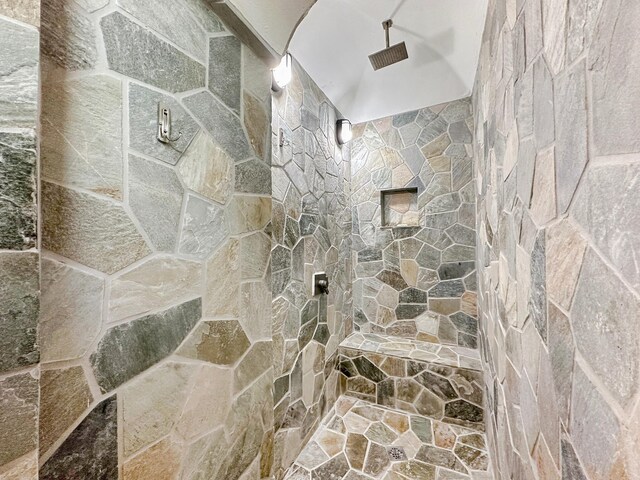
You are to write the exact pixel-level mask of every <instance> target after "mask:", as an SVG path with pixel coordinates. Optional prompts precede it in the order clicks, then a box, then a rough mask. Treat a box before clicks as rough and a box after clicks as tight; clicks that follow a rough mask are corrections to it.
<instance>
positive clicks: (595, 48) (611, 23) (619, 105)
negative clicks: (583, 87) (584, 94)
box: [588, 0, 640, 155]
mask: <svg viewBox="0 0 640 480" xmlns="http://www.w3.org/2000/svg"><path fill="white" fill-rule="evenodd" d="M639 17H640V4H639V3H638V2H635V1H634V0H615V1H608V2H602V9H601V11H600V15H599V17H598V23H597V26H596V30H595V33H594V37H593V44H592V46H591V49H590V50H589V55H588V68H589V70H590V71H591V82H592V85H593V86H592V95H593V99H594V101H593V106H592V108H593V142H594V147H595V150H596V154H598V155H613V154H622V153H632V152H638V151H640V136H638V126H637V118H638V112H639V111H640V98H639V97H638V95H636V92H638V89H640V39H639V38H638V35H637V19H638V18H639Z"/></svg>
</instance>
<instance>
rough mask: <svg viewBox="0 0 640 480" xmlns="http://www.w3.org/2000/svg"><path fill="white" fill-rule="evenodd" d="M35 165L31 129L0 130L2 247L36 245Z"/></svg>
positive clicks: (14, 247)
mask: <svg viewBox="0 0 640 480" xmlns="http://www.w3.org/2000/svg"><path fill="white" fill-rule="evenodd" d="M0 61H1V58H0ZM36 165H37V155H36V139H35V137H34V135H33V133H32V132H30V131H25V132H24V133H4V132H0V191H2V196H1V197H0V248H1V249H11V250H27V249H29V248H32V247H35V246H36V236H37V227H36V222H37V216H38V213H37V208H36V202H35V192H36V190H37V185H36Z"/></svg>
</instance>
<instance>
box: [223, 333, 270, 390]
mask: <svg viewBox="0 0 640 480" xmlns="http://www.w3.org/2000/svg"><path fill="white" fill-rule="evenodd" d="M272 359H273V346H272V343H271V341H266V342H256V343H255V344H253V345H252V346H251V349H250V350H249V351H248V352H247V354H246V355H245V356H244V358H243V359H242V360H241V361H240V363H239V364H238V366H237V367H236V368H235V370H234V374H233V375H234V391H235V392H236V393H237V392H240V391H242V390H244V389H245V388H246V387H247V386H248V385H249V384H250V383H251V382H253V381H254V380H255V379H256V378H258V377H259V376H260V375H262V374H263V373H264V372H265V371H266V370H267V369H269V368H270V367H271V361H272Z"/></svg>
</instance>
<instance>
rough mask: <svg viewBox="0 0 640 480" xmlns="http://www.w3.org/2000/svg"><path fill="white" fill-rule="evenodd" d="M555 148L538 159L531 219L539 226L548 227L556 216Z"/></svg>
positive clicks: (546, 151) (548, 149)
mask: <svg viewBox="0 0 640 480" xmlns="http://www.w3.org/2000/svg"><path fill="white" fill-rule="evenodd" d="M555 192H556V181H555V148H554V147H550V148H547V149H546V150H543V151H542V152H540V153H539V154H538V157H537V158H536V168H535V175H534V178H533V193H532V196H531V217H532V218H533V221H534V222H535V223H536V224H537V225H538V226H543V225H546V224H547V223H548V222H549V221H550V220H552V219H553V218H554V217H555V216H556V193H555Z"/></svg>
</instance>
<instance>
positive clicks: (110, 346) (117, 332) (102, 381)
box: [90, 298, 202, 392]
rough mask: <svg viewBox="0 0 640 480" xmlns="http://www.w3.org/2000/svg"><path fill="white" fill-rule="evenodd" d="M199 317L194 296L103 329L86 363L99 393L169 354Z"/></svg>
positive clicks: (200, 305) (197, 304)
mask: <svg viewBox="0 0 640 480" xmlns="http://www.w3.org/2000/svg"><path fill="white" fill-rule="evenodd" d="M201 316H202V300H201V299H200V298H197V299H195V300H190V301H188V302H185V303H182V304H180V305H177V306H175V307H172V308H169V309H167V310H164V311H162V312H159V313H154V314H151V315H147V316H145V317H142V318H139V319H136V320H132V321H131V322H128V323H124V324H120V325H116V326H115V327H112V328H110V329H109V330H107V331H106V332H105V334H104V336H103V337H102V339H101V340H100V343H98V345H97V347H96V351H95V352H94V353H92V354H91V357H90V362H91V366H92V368H93V372H94V374H95V377H96V381H97V382H98V385H99V386H100V389H101V390H102V392H109V391H111V390H113V389H115V388H117V387H119V386H120V385H122V384H123V383H124V382H126V381H128V380H130V379H132V378H133V377H135V376H136V375H138V374H140V373H142V372H144V371H145V370H146V369H148V368H149V367H151V366H153V365H155V364H156V363H158V362H159V361H161V360H163V359H164V358H166V357H168V356H169V355H171V354H172V353H173V352H174V351H175V349H176V348H178V346H179V345H180V344H181V343H182V341H183V340H184V339H185V338H186V337H187V335H188V334H189V332H190V331H191V330H192V329H193V327H194V326H195V325H196V323H198V321H199V320H200V317H201Z"/></svg>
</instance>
